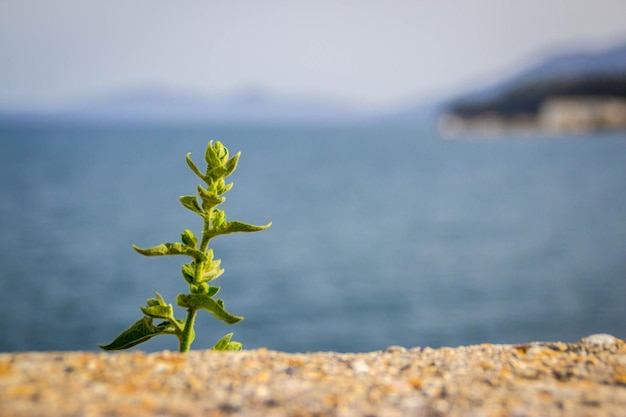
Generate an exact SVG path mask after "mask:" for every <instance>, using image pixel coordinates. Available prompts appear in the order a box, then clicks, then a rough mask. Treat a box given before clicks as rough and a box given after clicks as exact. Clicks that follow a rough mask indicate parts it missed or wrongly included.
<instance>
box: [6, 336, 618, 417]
mask: <svg viewBox="0 0 626 417" xmlns="http://www.w3.org/2000/svg"><path fill="white" fill-rule="evenodd" d="M0 416H2V417H14V416H20V417H22V416H24V417H26V416H28V417H38V416H53V417H54V416H72V417H74V416H76V417H78V416H86V417H89V416H133V417H142V416H176V417H183V416H251V417H256V416H269V417H272V416H294V417H296V416H297V417H300V416H301V417H305V416H338V417H344V416H345V417H351V416H368V417H374V416H378V417H384V416H391V417H393V416H472V417H478V416H494V417H495V416H515V417H522V416H541V417H550V416H590V417H591V416H593V417H598V416H625V417H626V343H625V342H624V341H622V340H619V339H617V338H614V337H613V336H610V335H593V336H589V337H586V338H584V339H582V340H581V341H580V342H578V343H572V344H565V343H552V342H534V343H528V344H522V345H491V344H484V345H477V346H461V347H456V348H440V349H431V348H428V347H416V348H412V349H405V348H402V347H397V346H396V347H394V346H392V347H390V348H388V349H386V350H385V351H377V352H370V353H335V352H316V353H306V354H291V353H284V352H276V351H270V350H266V349H258V350H244V351H241V352H212V351H192V352H190V353H188V354H179V353H172V352H169V351H164V352H159V353H153V354H145V353H142V352H126V353H113V354H111V353H94V352H40V353H30V352H23V353H22V352H20V353H5V354H0Z"/></svg>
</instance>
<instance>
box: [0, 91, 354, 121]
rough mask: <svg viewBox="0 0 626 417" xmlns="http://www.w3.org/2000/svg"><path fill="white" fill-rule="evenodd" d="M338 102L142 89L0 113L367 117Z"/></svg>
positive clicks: (90, 117) (62, 117)
mask: <svg viewBox="0 0 626 417" xmlns="http://www.w3.org/2000/svg"><path fill="white" fill-rule="evenodd" d="M363 117H364V115H363V114H361V113H359V112H358V111H356V110H354V109H352V108H350V107H348V106H342V105H339V104H336V103H333V102H326V101H322V100H312V99H308V98H300V97H286V96H277V95H272V94H269V93H266V92H264V91H261V90H257V89H250V90H245V91H242V92H239V93H236V94H232V95H223V96H205V95H201V94H193V93H180V92H177V91H171V90H166V89H160V88H138V89H132V90H127V91H119V92H113V93H108V94H103V95H95V96H92V97H87V98H83V99H79V100H75V101H73V102H71V103H69V104H67V105H65V106H62V107H59V108H55V109H52V110H51V109H43V108H42V109H37V108H31V109H27V110H20V111H17V110H7V111H4V112H3V111H1V110H0V118H4V119H13V120H19V119H39V120H55V121H79V122H96V123H98V122H101V123H111V122H113V123H153V122H159V123H296V124H297V123H341V122H354V121H357V120H360V119H361V118H363Z"/></svg>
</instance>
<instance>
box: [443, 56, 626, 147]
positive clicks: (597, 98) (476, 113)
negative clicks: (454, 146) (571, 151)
mask: <svg viewBox="0 0 626 417" xmlns="http://www.w3.org/2000/svg"><path fill="white" fill-rule="evenodd" d="M438 126H439V129H440V132H441V133H442V135H443V136H445V137H458V136H464V135H466V134H481V135H482V134H502V133H507V132H516V133H548V134H557V135H560V134H584V133H591V132H596V131H606V130H624V129H626V44H622V45H620V46H616V47H613V48H610V49H606V50H602V51H582V52H581V51H576V52H572V53H566V54H558V55H555V56H552V57H549V58H547V59H544V60H542V61H541V62H538V63H536V64H535V65H531V66H529V67H528V68H527V69H525V70H523V71H521V72H520V73H518V74H517V75H515V76H513V77H511V78H508V79H505V80H502V81H500V82H497V83H495V84H493V85H491V86H490V87H487V88H483V89H479V90H476V91H473V92H471V93H468V94H465V95H462V96H459V97H456V98H454V99H452V100H450V101H449V102H448V103H447V104H446V105H444V106H443V111H442V112H441V114H440V117H439V121H438Z"/></svg>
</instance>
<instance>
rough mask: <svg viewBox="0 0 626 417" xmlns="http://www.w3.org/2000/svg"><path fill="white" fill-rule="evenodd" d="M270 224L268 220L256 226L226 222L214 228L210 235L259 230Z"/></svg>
mask: <svg viewBox="0 0 626 417" xmlns="http://www.w3.org/2000/svg"><path fill="white" fill-rule="evenodd" d="M271 225H272V222H269V223H268V224H266V225H263V226H257V225H254V224H248V223H243V222H238V221H232V222H226V223H224V225H223V226H222V227H220V228H219V229H216V230H214V231H213V233H212V234H211V237H212V238H213V237H215V236H218V235H227V234H229V233H239V232H259V231H261V230H265V229H267V228H268V227H270V226H271Z"/></svg>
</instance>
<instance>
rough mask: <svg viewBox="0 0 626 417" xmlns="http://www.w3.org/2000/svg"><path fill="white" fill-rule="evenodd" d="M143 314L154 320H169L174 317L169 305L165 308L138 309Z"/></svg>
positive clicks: (149, 307)
mask: <svg viewBox="0 0 626 417" xmlns="http://www.w3.org/2000/svg"><path fill="white" fill-rule="evenodd" d="M140 308H141V311H142V312H143V314H145V315H146V316H150V317H153V318H155V319H169V318H171V317H172V316H173V315H174V309H173V308H172V306H171V305H167V306H148V307H140Z"/></svg>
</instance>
